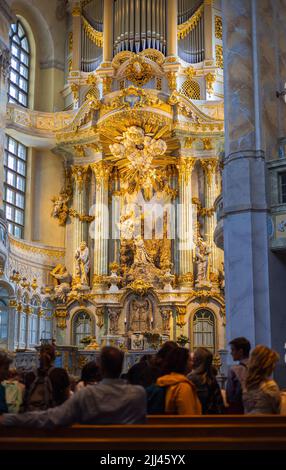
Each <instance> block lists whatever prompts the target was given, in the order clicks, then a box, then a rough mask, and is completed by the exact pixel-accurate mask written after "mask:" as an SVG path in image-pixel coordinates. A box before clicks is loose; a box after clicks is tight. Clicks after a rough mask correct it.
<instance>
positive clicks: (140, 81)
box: [125, 55, 153, 87]
mask: <svg viewBox="0 0 286 470" xmlns="http://www.w3.org/2000/svg"><path fill="white" fill-rule="evenodd" d="M125 73H126V78H127V79H128V80H129V81H130V82H132V83H135V85H137V86H139V87H142V86H143V85H145V83H148V82H149V81H150V80H151V78H152V77H153V70H152V67H151V65H150V64H148V63H147V62H146V60H145V59H144V58H143V57H142V56H140V55H136V56H135V57H133V58H132V59H131V60H130V63H129V64H128V65H127V67H126V70H125Z"/></svg>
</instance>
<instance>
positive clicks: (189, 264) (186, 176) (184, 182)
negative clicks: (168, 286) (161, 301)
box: [177, 157, 196, 277]
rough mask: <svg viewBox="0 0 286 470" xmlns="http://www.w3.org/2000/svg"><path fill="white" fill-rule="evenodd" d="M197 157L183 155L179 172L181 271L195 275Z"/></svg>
mask: <svg viewBox="0 0 286 470" xmlns="http://www.w3.org/2000/svg"><path fill="white" fill-rule="evenodd" d="M195 163H196V159H195V158H187V157H181V159H180V162H179V164H178V165H177V168H178V172H179V208H178V227H179V246H178V250H179V273H180V275H181V276H184V275H186V274H189V275H190V277H192V275H193V220H192V172H193V168H194V166H195Z"/></svg>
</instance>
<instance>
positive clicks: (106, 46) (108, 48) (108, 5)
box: [103, 0, 114, 62]
mask: <svg viewBox="0 0 286 470" xmlns="http://www.w3.org/2000/svg"><path fill="white" fill-rule="evenodd" d="M113 3H114V2H113V0H104V8H103V62H111V61H112V57H113Z"/></svg>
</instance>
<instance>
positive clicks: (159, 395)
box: [146, 384, 167, 415]
mask: <svg viewBox="0 0 286 470" xmlns="http://www.w3.org/2000/svg"><path fill="white" fill-rule="evenodd" d="M166 391H167V387H160V386H159V385H155V384H153V385H149V387H147V388H146V394H147V414H149V415H162V414H165V401H166V400H165V399H166Z"/></svg>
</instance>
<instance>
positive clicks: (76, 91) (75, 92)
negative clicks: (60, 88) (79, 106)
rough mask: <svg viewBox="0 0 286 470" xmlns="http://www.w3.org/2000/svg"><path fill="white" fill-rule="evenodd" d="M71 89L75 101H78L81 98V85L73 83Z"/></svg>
mask: <svg viewBox="0 0 286 470" xmlns="http://www.w3.org/2000/svg"><path fill="white" fill-rule="evenodd" d="M70 87H71V91H72V94H73V99H74V101H77V100H78V97H79V85H78V84H77V83H71V85H70Z"/></svg>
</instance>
